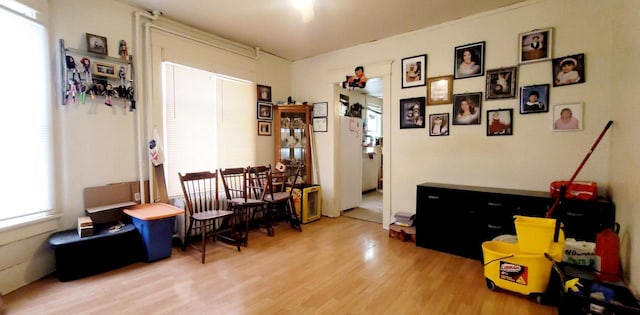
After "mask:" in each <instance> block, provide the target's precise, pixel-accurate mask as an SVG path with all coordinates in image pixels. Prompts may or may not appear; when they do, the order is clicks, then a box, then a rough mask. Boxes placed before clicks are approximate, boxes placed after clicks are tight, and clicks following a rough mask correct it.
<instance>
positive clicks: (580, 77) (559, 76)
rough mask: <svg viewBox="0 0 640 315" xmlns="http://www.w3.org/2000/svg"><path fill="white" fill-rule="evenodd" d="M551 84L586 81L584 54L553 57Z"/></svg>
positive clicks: (560, 84)
mask: <svg viewBox="0 0 640 315" xmlns="http://www.w3.org/2000/svg"><path fill="white" fill-rule="evenodd" d="M551 67H552V71H553V86H562V85H570V84H578V83H585V82H587V78H586V77H585V64H584V54H577V55H571V56H565V57H560V58H553V62H552V63H551Z"/></svg>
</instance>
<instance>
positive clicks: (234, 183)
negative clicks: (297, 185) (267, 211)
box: [218, 167, 267, 247]
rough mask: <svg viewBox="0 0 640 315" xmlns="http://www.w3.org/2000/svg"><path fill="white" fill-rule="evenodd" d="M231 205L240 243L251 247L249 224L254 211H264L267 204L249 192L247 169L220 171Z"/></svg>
mask: <svg viewBox="0 0 640 315" xmlns="http://www.w3.org/2000/svg"><path fill="white" fill-rule="evenodd" d="M218 172H219V173H220V177H221V178H222V184H223V186H224V191H225V194H226V197H227V202H228V204H229V209H230V210H232V211H233V212H234V216H235V218H236V223H237V229H236V231H237V232H238V235H239V239H240V242H241V243H242V244H244V246H245V247H247V246H248V245H249V222H250V219H251V213H252V211H262V209H263V208H264V207H266V205H267V203H266V202H265V201H263V200H262V199H261V198H256V197H254V196H253V195H252V194H250V191H249V187H248V186H249V185H248V184H249V176H248V172H247V167H236V168H226V169H220V170H218Z"/></svg>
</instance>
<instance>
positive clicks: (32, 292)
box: [4, 217, 557, 315]
mask: <svg viewBox="0 0 640 315" xmlns="http://www.w3.org/2000/svg"><path fill="white" fill-rule="evenodd" d="M199 257H200V256H199V254H198V253H197V252H195V251H194V250H189V249H187V250H186V251H185V252H182V251H181V250H179V249H177V248H174V250H173V253H172V256H171V257H170V258H167V259H163V260H160V261H157V262H153V263H136V264H134V265H130V266H127V267H124V268H121V269H118V270H115V271H112V272H108V273H104V274H100V275H96V276H93V277H89V278H84V279H79V280H75V281H71V282H59V281H58V280H57V278H56V277H55V276H54V275H52V276H49V277H46V278H44V279H41V280H40V281H37V282H35V283H33V284H31V285H29V286H27V287H23V288H21V289H19V290H17V291H15V292H12V293H10V294H9V295H7V296H5V300H4V303H5V309H6V312H7V314H149V313H152V314H186V313H194V312H199V313H203V314H464V315H469V314H491V315H500V314H505V315H506V314H509V315H517V314H531V315H533V314H535V315H544V314H557V311H556V309H555V308H554V307H551V306H544V305H539V304H538V303H536V302H535V301H534V300H532V299H530V298H529V297H526V296H521V295H517V294H514V293H511V292H506V291H505V292H493V291H490V290H489V289H487V288H486V286H485V281H484V274H483V269H482V264H481V262H479V261H476V260H470V259H466V258H462V257H458V256H453V255H449V254H444V253H440V252H436V251H432V250H428V249H424V248H420V247H416V246H415V245H414V244H413V243H403V242H401V241H399V240H397V239H390V238H389V237H388V232H387V231H386V230H383V229H382V228H381V227H380V225H379V224H376V223H371V222H366V221H361V220H355V219H350V218H345V217H339V218H336V219H331V218H326V217H323V218H322V219H321V220H319V221H315V222H312V223H310V224H306V225H304V226H303V232H298V231H295V230H293V229H291V228H289V227H288V226H287V225H286V224H284V223H280V224H278V225H277V226H276V235H275V237H267V236H266V233H264V232H261V231H254V232H252V234H250V242H249V248H243V249H242V251H241V252H237V251H236V250H235V248H231V247H227V246H224V245H222V244H219V243H218V244H216V245H214V246H212V247H211V250H210V251H209V252H208V254H207V262H206V264H204V265H202V264H200V259H199Z"/></svg>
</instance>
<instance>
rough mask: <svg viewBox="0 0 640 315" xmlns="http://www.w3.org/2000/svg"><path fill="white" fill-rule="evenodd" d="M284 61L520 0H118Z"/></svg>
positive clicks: (314, 54) (311, 55) (376, 38)
mask: <svg viewBox="0 0 640 315" xmlns="http://www.w3.org/2000/svg"><path fill="white" fill-rule="evenodd" d="M118 1H120V2H123V3H126V4H130V5H133V6H135V7H138V8H141V9H144V10H147V11H160V12H161V13H162V15H163V16H165V17H168V18H170V19H172V20H175V21H179V22H182V23H184V24H187V25H190V26H193V27H195V28H198V29H201V30H204V31H207V32H210V33H213V34H216V35H218V36H221V37H224V38H227V39H229V40H232V41H235V42H238V43H242V44H245V45H249V46H252V47H258V48H260V49H261V50H262V51H266V52H268V53H271V54H273V55H276V56H279V57H281V58H284V59H286V60H289V61H296V60H300V59H305V58H309V57H313V56H317V55H321V54H324V53H327V52H330V51H334V50H338V49H342V48H347V47H351V46H354V45H358V44H363V43H367V42H371V41H376V40H380V39H383V38H386V37H390V36H394V35H397V34H402V33H406V32H410V31H414V30H418V29H421V28H424V27H427V26H431V25H437V24H440V23H443V22H447V21H451V20H456V19H459V18H462V17H465V16H469V15H473V14H477V13H480V12H482V11H488V10H493V9H496V8H500V7H503V6H507V5H510V4H514V3H518V2H522V1H524V0H482V1H477V0H313V9H314V16H315V18H314V19H313V20H312V21H310V22H308V23H304V22H303V21H302V15H301V13H300V12H299V11H297V10H296V9H295V8H294V6H293V4H292V0H181V1H175V0H118Z"/></svg>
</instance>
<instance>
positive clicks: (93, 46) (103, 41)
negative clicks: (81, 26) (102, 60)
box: [86, 33, 109, 56]
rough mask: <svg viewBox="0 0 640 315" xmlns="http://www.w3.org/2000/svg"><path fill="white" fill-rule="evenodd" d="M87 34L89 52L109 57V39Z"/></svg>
mask: <svg viewBox="0 0 640 315" xmlns="http://www.w3.org/2000/svg"><path fill="white" fill-rule="evenodd" d="M86 34H87V51H88V52H90V53H94V54H98V55H105V56H106V55H108V54H109V49H107V38H106V37H104V36H100V35H94V34H89V33H86Z"/></svg>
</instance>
